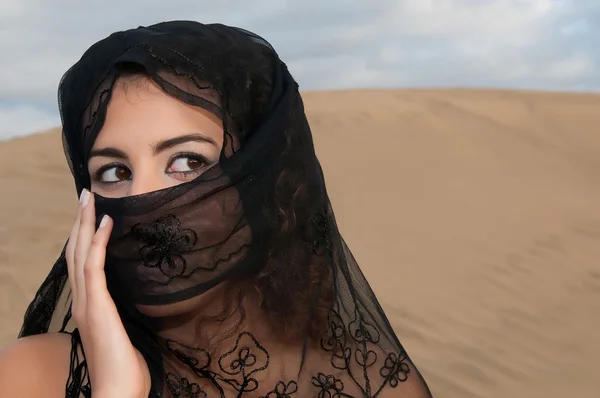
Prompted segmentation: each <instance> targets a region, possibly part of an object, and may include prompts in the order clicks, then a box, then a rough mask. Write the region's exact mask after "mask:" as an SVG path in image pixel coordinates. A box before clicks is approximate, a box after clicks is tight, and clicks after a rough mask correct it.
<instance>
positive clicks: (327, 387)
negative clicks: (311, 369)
mask: <svg viewBox="0 0 600 398" xmlns="http://www.w3.org/2000/svg"><path fill="white" fill-rule="evenodd" d="M312 384H313V386H315V387H318V388H320V389H321V391H319V395H318V397H319V398H340V397H343V396H345V394H344V383H342V381H341V380H340V379H338V378H336V377H335V376H333V375H326V374H324V373H319V374H317V376H316V377H313V378H312Z"/></svg>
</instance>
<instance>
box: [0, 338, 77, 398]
mask: <svg viewBox="0 0 600 398" xmlns="http://www.w3.org/2000/svg"><path fill="white" fill-rule="evenodd" d="M70 353H71V335H69V334H64V333H47V334H41V335H37V336H31V337H24V338H22V339H18V340H16V341H15V342H13V343H12V344H10V345H9V346H7V347H6V348H4V349H3V350H1V351H0V397H17V396H19V397H24V398H27V397H41V396H44V397H48V398H52V397H64V396H65V384H66V381H67V377H68V375H69V362H70Z"/></svg>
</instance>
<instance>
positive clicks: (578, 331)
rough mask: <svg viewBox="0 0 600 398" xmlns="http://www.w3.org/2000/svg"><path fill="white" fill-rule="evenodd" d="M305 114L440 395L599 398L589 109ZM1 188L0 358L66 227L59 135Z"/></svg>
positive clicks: (364, 106)
mask: <svg viewBox="0 0 600 398" xmlns="http://www.w3.org/2000/svg"><path fill="white" fill-rule="evenodd" d="M305 102H306V107H307V110H308V113H309V117H310V120H311V123H312V126H313V131H314V136H315V142H316V146H317V151H318V153H319V155H320V158H321V162H322V163H323V166H324V169H325V172H326V177H327V180H328V187H329V191H330V194H331V196H332V198H333V202H334V207H335V210H336V214H337V217H338V219H339V223H340V227H341V229H342V232H343V233H344V234H345V237H346V239H347V241H348V242H349V244H350V247H351V248H352V250H353V252H354V254H355V255H356V257H357V259H358V261H359V263H360V264H361V266H362V268H363V270H364V272H365V273H366V275H367V277H368V278H369V280H370V281H371V283H372V285H373V287H374V289H375V291H376V292H377V293H378V295H379V297H380V299H381V301H382V302H383V304H384V307H385V308H386V310H387V311H388V314H389V316H390V319H391V321H392V323H393V325H394V326H395V327H396V329H397V331H398V333H399V336H400V339H401V340H402V342H403V343H404V344H405V346H406V348H407V349H408V351H409V353H410V354H411V355H412V356H413V358H414V359H415V361H416V362H417V364H418V365H419V366H420V368H421V370H422V371H423V373H424V374H425V376H426V378H427V380H428V381H429V383H430V385H431V387H432V389H433V391H434V393H435V394H436V396H437V397H446V398H454V397H457V398H458V397H460V398H470V397H485V398H495V397H503V398H504V397H511V398H519V397H523V398H537V397H540V398H541V397H544V398H551V397H578V398H587V397H590V398H591V397H598V396H599V395H600V377H598V376H599V375H600V373H599V370H598V369H599V367H598V361H597V359H598V358H600V337H599V330H600V205H599V203H600V112H599V109H600V96H597V95H584V94H556V93H531V92H516V91H492V90H489V91H486V90H414V91H411V90H402V91H356V92H327V93H307V94H305ZM0 187H1V190H2V193H3V195H1V196H0V320H1V326H0V346H1V345H3V344H4V343H6V342H7V341H9V340H10V339H12V338H13V337H14V335H15V333H16V332H17V329H18V326H19V325H20V320H21V317H22V313H23V311H24V309H25V306H26V304H27V303H28V302H29V300H30V299H31V297H32V294H33V293H34V291H35V289H36V288H37V286H38V285H39V283H40V282H41V280H42V278H43V277H44V276H45V274H46V272H47V271H48V269H49V268H50V266H51V264H52V262H53V260H54V259H55V258H56V256H57V254H58V253H59V251H60V249H61V248H62V246H63V244H64V241H65V239H66V237H67V232H68V230H69V229H70V224H71V220H72V218H73V214H74V209H75V202H76V200H75V195H74V188H73V184H72V180H71V177H70V175H69V173H68V170H67V166H66V163H65V161H64V159H63V156H62V149H61V146H60V136H59V134H58V132H50V133H46V134H40V135H36V136H32V137H27V138H22V139H17V140H13V141H11V142H6V143H0ZM357 209H358V210H357Z"/></svg>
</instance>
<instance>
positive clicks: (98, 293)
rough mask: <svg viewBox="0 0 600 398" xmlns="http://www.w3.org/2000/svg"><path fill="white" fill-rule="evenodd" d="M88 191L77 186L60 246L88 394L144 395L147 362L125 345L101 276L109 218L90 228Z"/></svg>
mask: <svg viewBox="0 0 600 398" xmlns="http://www.w3.org/2000/svg"><path fill="white" fill-rule="evenodd" d="M95 225H96V216H95V210H94V195H93V194H91V193H90V192H89V191H87V190H85V189H84V190H83V192H82V193H81V198H80V200H79V208H78V210H77V217H76V218H75V223H74V225H73V229H72V230H71V236H70V237H69V242H68V243H67V248H66V258H67V266H68V271H69V283H70V285H71V289H72V297H73V303H72V314H73V318H74V320H75V322H76V323H77V327H78V329H79V333H80V335H81V342H82V345H83V349H84V352H85V357H86V361H87V366H88V371H89V375H90V384H91V386H92V391H93V396H94V397H124V398H125V397H126V398H129V397H131V398H147V397H148V394H149V392H150V372H149V370H148V365H147V364H146V362H145V361H144V358H143V357H142V355H141V354H140V352H139V351H138V350H136V349H135V347H134V346H133V345H132V344H131V341H130V340H129V336H127V333H126V331H125V328H124V326H123V323H122V322H121V318H120V317H119V313H118V312H117V308H116V306H115V303H114V301H113V300H112V298H111V296H110V294H109V292H108V290H107V288H106V277H105V275H104V260H105V257H106V245H107V243H108V239H109V237H110V232H111V230H112V227H113V222H112V220H111V219H110V217H108V216H104V218H103V219H102V221H101V222H100V227H99V228H98V230H97V231H95Z"/></svg>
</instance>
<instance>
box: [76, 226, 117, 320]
mask: <svg viewBox="0 0 600 398" xmlns="http://www.w3.org/2000/svg"><path fill="white" fill-rule="evenodd" d="M112 227H113V221H112V219H111V218H110V217H109V216H107V215H105V216H104V217H102V220H101V221H100V225H99V227H98V230H97V231H96V233H95V234H94V236H93V238H92V240H91V245H90V249H89V252H88V257H87V261H86V262H85V265H84V270H83V272H84V274H85V290H86V297H87V300H88V306H89V307H90V311H93V310H94V308H91V307H94V306H95V305H96V304H99V303H100V302H101V301H102V300H105V299H109V301H108V302H110V300H112V299H111V298H110V294H109V292H108V290H107V286H106V275H105V274H104V263H105V261H106V245H107V244H108V240H109V238H110V233H111V230H112ZM100 305H102V304H100Z"/></svg>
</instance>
